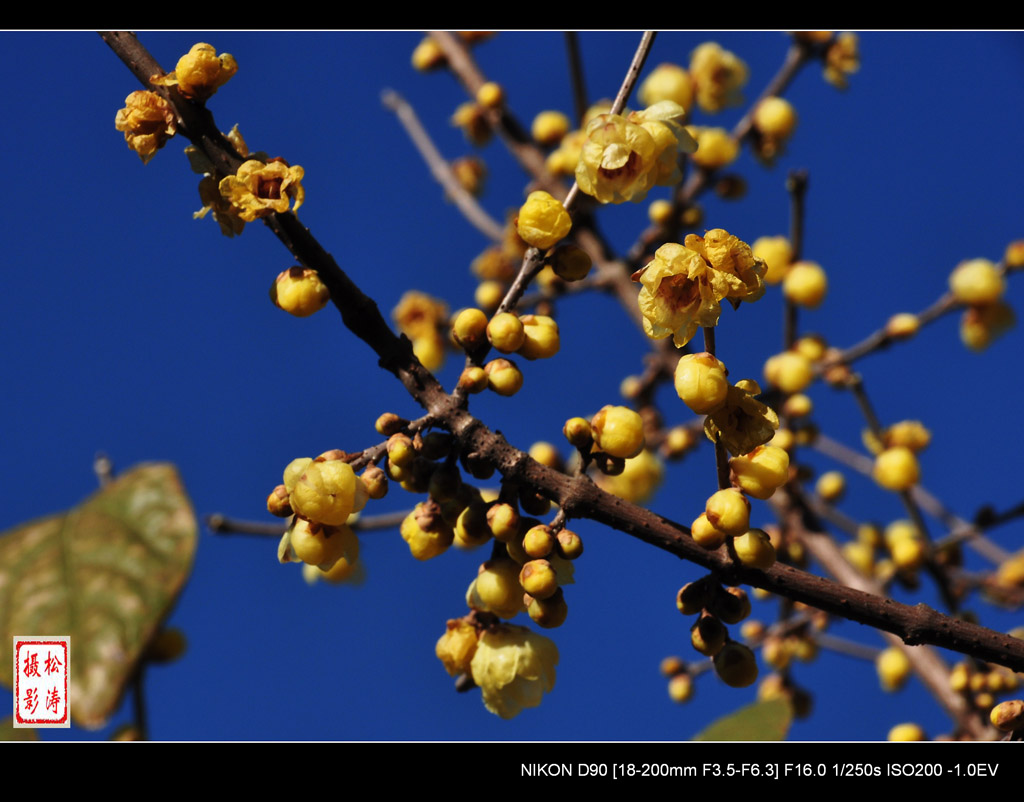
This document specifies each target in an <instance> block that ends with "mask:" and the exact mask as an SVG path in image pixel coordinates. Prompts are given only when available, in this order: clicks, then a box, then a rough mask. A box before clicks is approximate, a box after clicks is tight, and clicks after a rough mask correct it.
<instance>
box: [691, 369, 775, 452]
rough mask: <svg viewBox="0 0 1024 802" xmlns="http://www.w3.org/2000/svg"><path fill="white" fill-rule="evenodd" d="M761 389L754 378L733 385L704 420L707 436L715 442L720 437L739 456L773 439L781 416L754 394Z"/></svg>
mask: <svg viewBox="0 0 1024 802" xmlns="http://www.w3.org/2000/svg"><path fill="white" fill-rule="evenodd" d="M760 392H761V388H760V387H759V386H758V384H757V382H755V381H753V380H752V379H746V380H744V381H739V382H737V383H736V384H735V385H734V386H732V387H730V388H729V392H728V394H727V395H726V398H725V403H724V404H722V406H720V407H718V408H717V409H716V410H715V411H714V412H712V413H711V414H710V415H708V417H707V419H706V420H705V421H704V434H706V435H707V438H708V439H709V440H710V441H711V442H712V443H717V442H719V441H721V442H722V444H723V445H724V446H725V447H726V448H727V449H728V450H729V453H730V454H732V455H733V456H736V457H738V456H741V455H743V454H749V453H750V452H751V451H753V450H754V449H755V448H757V447H758V446H760V445H764V444H765V443H767V442H768V441H769V440H771V439H772V437H774V436H775V430H776V429H778V428H779V416H778V415H776V414H775V410H773V409H772V408H771V407H769V406H766V405H765V404H762V403H761V402H760V401H758V400H757V399H756V398H754V396H755V395H758V394H759V393H760Z"/></svg>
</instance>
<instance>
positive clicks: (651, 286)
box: [633, 228, 766, 347]
mask: <svg viewBox="0 0 1024 802" xmlns="http://www.w3.org/2000/svg"><path fill="white" fill-rule="evenodd" d="M765 269H766V268H765V263H764V262H762V261H761V260H760V259H756V258H755V257H754V255H753V253H752V252H751V250H750V246H749V245H747V244H746V243H745V242H742V241H741V240H740V239H739V238H737V237H735V236H733V235H732V234H730V233H729V232H727V231H724V230H723V229H720V228H716V229H712V230H711V231H708V232H707V233H706V234H705V235H704V237H703V238H702V237H699V236H697V235H696V234H688V235H687V236H686V239H685V240H684V244H683V245H679V244H677V243H674V242H669V243H666V244H665V245H662V246H661V247H660V248H658V250H657V252H656V253H655V254H654V259H652V260H651V261H650V262H649V263H648V265H647V267H645V268H643V269H642V270H640V271H638V272H637V273H636V274H634V276H633V278H634V280H637V281H639V282H640V283H641V284H643V287H642V289H641V290H640V296H639V303H640V311H641V313H643V316H644V331H645V332H646V333H647V336H648V337H651V338H652V339H655V340H660V339H663V338H665V337H668V336H670V335H671V336H672V338H673V342H675V344H676V345H677V346H678V347H682V346H684V345H686V343H688V342H689V341H690V339H691V338H692V337H693V335H694V334H696V333H697V329H698V328H700V327H701V326H715V325H717V324H718V317H719V315H720V314H721V311H722V308H721V305H720V302H721V301H722V299H724V298H727V299H729V301H730V302H731V303H733V304H734V305H736V304H737V303H738V302H739V301H756V300H757V299H758V298H760V297H761V296H762V295H763V294H764V273H765Z"/></svg>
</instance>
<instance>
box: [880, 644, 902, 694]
mask: <svg viewBox="0 0 1024 802" xmlns="http://www.w3.org/2000/svg"><path fill="white" fill-rule="evenodd" d="M875 668H876V669H877V670H878V679H879V681H880V682H881V683H882V690H885V691H898V690H899V689H900V688H902V687H903V686H904V685H905V684H906V682H907V680H908V679H909V678H910V658H908V657H907V656H906V654H904V653H903V650H902V649H898V648H897V647H895V646H891V647H889V648H888V649H885V650H884V651H882V652H881V653H880V654H879V655H878V657H876V658H875Z"/></svg>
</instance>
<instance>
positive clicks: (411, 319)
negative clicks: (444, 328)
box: [391, 290, 448, 340]
mask: <svg viewBox="0 0 1024 802" xmlns="http://www.w3.org/2000/svg"><path fill="white" fill-rule="evenodd" d="M391 317H392V318H394V321H395V325H397V326H398V330H399V331H400V332H402V334H404V335H406V336H407V337H409V339H412V340H415V339H417V338H420V337H427V336H430V335H433V334H436V333H437V327H438V326H439V325H441V323H443V322H444V321H446V320H447V319H448V305H447V304H446V303H445V302H444V301H439V300H437V299H436V298H432V297H431V296H429V295H427V294H426V293H425V292H418V291H417V290H409V291H408V292H406V293H405V294H404V295H403V296H402V298H401V300H400V301H399V302H398V306H396V307H395V309H394V311H393V312H392V313H391Z"/></svg>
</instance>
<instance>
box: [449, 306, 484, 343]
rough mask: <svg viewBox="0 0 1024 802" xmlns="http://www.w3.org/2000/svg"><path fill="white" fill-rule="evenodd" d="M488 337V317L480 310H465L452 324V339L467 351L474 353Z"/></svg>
mask: <svg viewBox="0 0 1024 802" xmlns="http://www.w3.org/2000/svg"><path fill="white" fill-rule="evenodd" d="M486 335H487V315H485V314H484V313H483V312H482V311H481V310H479V309H463V310H462V311H461V312H459V314H458V315H457V316H456V318H455V322H454V323H453V324H452V339H454V340H455V343H456V344H457V345H459V346H461V347H462V348H464V349H465V350H467V351H472V350H473V349H474V348H476V347H477V346H478V345H480V343H482V342H483V341H484V338H485V337H486Z"/></svg>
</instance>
